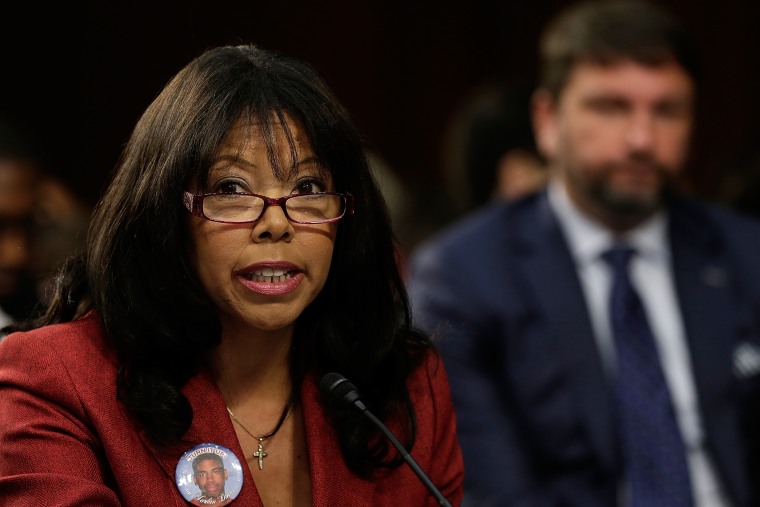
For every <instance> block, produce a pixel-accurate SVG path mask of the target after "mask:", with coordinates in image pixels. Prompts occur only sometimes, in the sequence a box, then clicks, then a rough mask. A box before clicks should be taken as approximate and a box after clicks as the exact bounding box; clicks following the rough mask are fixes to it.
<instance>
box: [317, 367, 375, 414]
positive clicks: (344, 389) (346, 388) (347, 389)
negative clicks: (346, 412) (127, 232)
mask: <svg viewBox="0 0 760 507" xmlns="http://www.w3.org/2000/svg"><path fill="white" fill-rule="evenodd" d="M319 390H320V391H321V392H322V395H323V396H325V397H326V398H327V399H328V400H330V403H332V404H333V405H335V406H338V407H341V406H346V405H350V406H354V407H357V408H359V409H360V410H366V408H367V407H365V406H364V403H362V401H361V397H360V396H359V390H358V389H356V386H355V385H354V384H352V383H351V381H349V380H348V379H347V378H346V377H344V376H343V375H341V374H340V373H334V372H333V373H326V374H325V375H324V377H322V380H321V381H320V383H319Z"/></svg>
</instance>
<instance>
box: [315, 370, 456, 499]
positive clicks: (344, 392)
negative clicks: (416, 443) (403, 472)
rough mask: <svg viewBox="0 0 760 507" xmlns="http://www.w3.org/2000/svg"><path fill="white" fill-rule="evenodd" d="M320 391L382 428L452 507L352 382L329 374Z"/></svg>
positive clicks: (436, 492)
mask: <svg viewBox="0 0 760 507" xmlns="http://www.w3.org/2000/svg"><path fill="white" fill-rule="evenodd" d="M319 389H320V391H322V394H323V395H324V396H325V398H327V399H328V400H329V401H330V403H332V404H333V405H336V406H347V405H348V406H352V407H354V408H356V409H357V410H359V411H360V412H362V413H363V414H364V415H366V416H367V417H368V418H369V419H370V420H371V421H372V422H373V423H374V424H375V425H376V426H377V427H378V428H380V431H382V432H383V434H384V435H385V436H386V437H388V440H390V441H391V443H392V444H393V446H394V447H395V448H396V449H397V450H398V452H399V453H401V456H403V458H404V461H406V462H407V464H408V465H409V466H410V467H411V468H412V471H414V473H415V474H417V477H419V479H420V480H421V481H422V483H423V484H424V485H425V486H426V487H427V488H428V490H429V491H430V493H431V494H432V495H433V496H434V497H435V499H436V500H438V503H439V504H440V505H442V506H444V507H452V505H451V503H450V502H449V501H448V500H446V497H444V496H443V494H442V493H441V491H440V490H439V489H438V488H437V487H436V485H435V484H433V481H431V480H430V478H429V477H428V476H427V475H426V474H425V472H423V471H422V469H421V468H420V466H419V465H418V464H417V462H416V461H415V460H414V458H413V457H412V456H411V454H409V452H408V451H407V450H406V449H405V448H404V446H403V445H401V442H399V441H398V439H397V438H396V436H395V435H394V434H393V433H391V431H390V430H389V429H388V428H387V426H385V424H383V422H382V421H381V420H380V419H378V418H377V417H376V416H375V415H374V414H373V413H372V412H371V411H370V410H369V409H367V406H366V405H365V404H364V402H363V401H362V399H361V396H360V395H359V390H358V389H357V388H356V386H354V384H353V383H351V381H349V380H348V379H347V378H346V377H344V376H343V375H341V374H340V373H327V374H325V376H324V377H322V380H321V381H320V383H319Z"/></svg>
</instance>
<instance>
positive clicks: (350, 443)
mask: <svg viewBox="0 0 760 507" xmlns="http://www.w3.org/2000/svg"><path fill="white" fill-rule="evenodd" d="M58 282H59V283H58V292H57V294H56V298H55V300H54V301H53V304H52V306H51V307H50V309H49V311H48V312H47V314H46V315H45V317H44V318H43V319H42V320H41V321H38V322H33V323H29V324H28V325H26V326H25V328H24V329H25V330H26V332H18V333H14V334H11V335H9V336H8V337H7V338H6V339H5V340H4V341H3V342H2V344H0V400H2V401H0V403H2V409H1V410H0V456H1V458H2V459H0V498H4V499H7V500H8V501H9V502H10V503H11V504H13V505H52V504H55V505H84V504H87V505H102V506H110V505H135V506H136V505H161V506H169V505H187V504H188V503H190V502H192V503H193V504H196V505H227V504H228V503H229V502H230V501H232V502H233V504H234V503H236V504H237V505H245V506H256V505H299V506H300V505H351V506H355V505H372V506H376V505H414V506H418V505H436V504H437V502H436V501H435V500H434V499H433V497H432V496H431V495H430V493H429V491H428V490H427V489H426V487H425V486H424V485H423V483H422V482H421V481H420V480H419V479H418V478H417V477H416V476H415V474H414V473H413V471H411V470H410V468H409V467H407V466H405V464H404V462H403V461H404V460H403V458H401V456H400V455H399V453H398V452H396V451H395V449H394V448H393V447H392V446H391V445H389V443H388V441H387V439H385V438H384V437H383V435H382V434H381V433H380V432H379V431H378V429H377V428H376V426H374V424H373V423H372V422H371V421H370V420H369V419H368V418H366V417H365V416H364V415H363V414H361V413H360V412H359V411H357V410H352V409H351V408H345V407H344V408H341V407H337V406H336V407H333V406H332V405H331V404H330V403H328V401H327V400H325V399H324V398H323V397H322V395H320V393H319V388H318V385H319V382H320V379H321V378H322V376H323V375H325V374H326V373H329V372H339V373H341V374H343V375H345V377H347V378H348V379H350V380H351V382H353V383H354V384H355V385H356V386H357V387H358V389H360V390H361V392H362V394H363V400H364V401H365V403H366V404H367V405H368V406H369V408H370V409H371V411H372V412H373V413H374V414H375V415H377V416H378V417H379V418H380V419H381V420H383V421H384V422H385V423H386V424H387V425H388V426H389V428H390V429H391V431H393V432H394V433H395V434H396V435H397V436H399V439H400V440H401V441H402V443H404V444H405V447H406V448H407V449H411V453H412V455H413V456H414V458H415V460H416V461H417V462H418V463H419V465H420V467H421V468H422V469H424V470H425V471H426V472H427V474H428V475H429V476H430V478H431V480H432V482H433V483H435V484H436V485H437V487H438V488H440V490H441V492H442V493H443V495H444V496H446V497H447V498H448V499H449V501H451V502H452V503H454V504H458V503H459V502H460V501H461V495H462V476H463V469H462V466H463V465H462V460H461V453H460V449H459V445H458V443H457V441H456V437H455V420H454V412H453V407H452V404H451V400H450V397H449V390H448V383H447V380H446V375H445V371H444V369H443V365H442V363H441V362H440V361H439V359H438V357H437V356H436V354H435V352H434V349H433V348H432V346H431V343H430V341H429V339H428V338H427V337H425V336H424V335H422V334H419V333H418V332H417V331H415V330H413V329H412V328H411V326H410V318H409V310H408V305H407V298H406V293H405V290H404V287H403V282H402V280H401V278H400V276H399V272H398V269H397V266H396V264H395V259H394V244H393V239H392V233H391V229H390V225H389V221H388V217H387V211H386V208H385V204H384V202H383V200H382V198H381V195H380V192H379V190H378V188H377V187H376V185H375V183H374V181H373V180H372V178H371V176H370V172H369V170H368V167H367V160H366V158H365V150H364V146H363V144H362V142H361V139H360V136H359V135H358V133H357V132H356V130H355V129H354V127H353V126H352V125H351V123H350V122H349V120H348V115H347V114H346V112H345V111H344V110H343V108H342V107H341V106H340V105H339V104H338V103H337V102H336V100H335V99H334V98H333V97H332V95H331V94H330V92H329V91H328V90H327V88H326V87H325V85H324V84H323V82H322V81H321V80H320V79H319V77H318V76H317V75H316V74H315V72H314V71H313V70H311V69H310V68H309V67H308V66H307V65H305V64H303V63H301V62H298V61H294V60H292V59H289V58H286V57H283V56H280V55H277V54H273V53H271V52H267V51H264V50H261V49H258V48H256V47H253V46H240V47H221V48H215V49H211V50H208V51H207V52H205V53H204V54H202V55H201V56H200V57H198V58H197V59H195V60H194V61H193V62H191V63H190V64H189V65H188V66H187V67H185V68H184V69H183V70H181V71H180V72H179V73H178V74H177V76H175V78H174V79H172V80H171V81H170V82H169V84H168V85H167V86H166V88H165V89H164V90H163V91H162V93H161V94H160V95H159V96H158V97H157V98H156V100H155V101H154V102H153V103H152V104H151V105H150V106H149V107H148V109H147V110H146V112H145V114H144V115H143V117H142V118H141V119H140V121H139V122H138V124H137V126H136V128H135V130H134V132H133V134H132V136H131V138H130V140H129V142H128V144H127V146H126V148H125V151H124V153H123V156H122V158H121V160H120V162H119V165H118V168H117V171H116V173H115V176H114V178H113V180H112V182H111V183H110V185H109V186H108V188H107V189H106V191H105V193H104V195H103V197H102V199H101V201H100V204H99V205H98V206H97V208H96V210H95V212H94V215H93V219H92V225H91V229H90V233H89V238H88V247H87V251H86V253H85V255H84V256H83V257H82V258H80V259H74V260H73V261H72V262H70V263H69V265H68V266H67V267H66V268H65V269H64V270H63V271H62V272H61V274H60V276H59V280H58ZM213 455H216V456H221V457H222V458H223V459H222V463H221V464H220V463H219V462H218V460H215V459H212V458H213Z"/></svg>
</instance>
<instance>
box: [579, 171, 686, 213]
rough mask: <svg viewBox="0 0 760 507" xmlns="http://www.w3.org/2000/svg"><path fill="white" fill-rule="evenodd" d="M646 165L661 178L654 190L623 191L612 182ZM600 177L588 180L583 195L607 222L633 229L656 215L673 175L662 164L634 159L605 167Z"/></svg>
mask: <svg viewBox="0 0 760 507" xmlns="http://www.w3.org/2000/svg"><path fill="white" fill-rule="evenodd" d="M634 165H639V166H646V167H647V170H650V171H652V172H653V173H655V174H656V175H657V178H659V180H660V184H659V185H658V186H656V187H653V188H652V189H651V191H641V190H638V189H630V188H628V189H626V188H621V187H620V186H619V185H615V184H613V182H612V179H613V178H612V175H614V174H615V172H616V171H619V170H621V169H622V168H623V167H625V166H634ZM602 169H603V170H602V171H599V172H597V173H596V174H599V175H602V176H601V177H599V178H597V179H593V180H586V181H585V184H584V187H585V188H584V189H583V193H584V194H585V196H586V199H588V201H589V205H591V206H592V207H593V208H594V209H596V210H597V213H600V214H601V215H602V216H604V217H605V219H606V221H607V222H609V223H610V224H613V225H615V226H617V227H620V228H629V227H632V226H635V225H637V224H639V223H641V222H642V221H644V220H646V219H647V218H649V217H650V216H652V215H653V214H654V213H656V212H657V211H658V210H659V209H660V208H661V207H662V206H663V203H664V202H665V199H666V195H667V194H668V193H669V192H670V190H671V187H672V183H673V181H672V177H671V172H670V171H668V170H667V169H666V168H664V167H663V166H662V165H661V164H657V163H655V162H653V161H652V160H650V159H649V157H646V159H639V160H630V161H628V162H624V163H623V164H618V163H611V164H606V165H605V166H603V168H602Z"/></svg>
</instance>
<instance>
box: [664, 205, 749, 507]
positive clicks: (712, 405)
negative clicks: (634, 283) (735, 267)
mask: <svg viewBox="0 0 760 507" xmlns="http://www.w3.org/2000/svg"><path fill="white" fill-rule="evenodd" d="M670 235H671V241H672V253H673V272H674V278H675V284H676V289H677V293H678V297H679V302H680V306H681V312H682V316H683V322H684V327H685V332H686V336H687V339H688V342H689V349H690V352H691V368H692V373H693V377H694V382H695V384H696V388H697V392H698V393H699V405H700V416H701V418H702V421H703V427H704V430H705V433H706V438H707V445H708V448H709V449H710V451H711V454H712V456H713V458H714V459H715V461H716V462H717V464H718V465H719V466H718V469H719V470H722V471H723V472H724V473H723V476H722V479H723V480H724V482H725V484H726V486H727V487H728V490H729V492H731V493H732V494H733V495H732V496H734V499H735V501H736V495H737V494H741V493H737V488H739V485H740V484H746V478H745V477H744V470H743V467H742V466H741V456H742V454H743V452H742V443H741V442H740V441H739V440H738V438H737V432H736V431H733V430H732V428H737V427H738V426H739V420H738V414H737V412H736V407H735V406H734V405H733V404H732V403H731V401H730V399H729V397H727V396H726V394H725V393H726V392H727V391H728V390H730V389H732V384H733V383H734V382H735V379H734V374H733V371H732V366H733V360H732V353H733V350H734V347H736V345H737V344H738V340H739V339H740V338H741V333H742V326H750V325H751V324H750V323H749V322H748V321H749V320H751V319H750V315H749V313H748V312H749V309H745V308H744V307H743V306H742V298H741V292H740V289H739V283H740V282H741V281H740V280H738V279H737V274H736V273H734V272H732V270H731V269H730V266H729V262H730V261H729V259H728V258H727V254H726V250H725V245H723V244H722V241H721V239H720V237H719V235H718V234H717V231H715V230H714V226H711V223H710V220H709V219H708V217H706V216H705V214H704V213H702V212H701V211H700V210H699V209H692V208H691V207H685V206H683V203H676V204H674V206H673V208H672V213H671V229H670ZM744 310H746V311H744Z"/></svg>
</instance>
